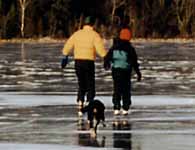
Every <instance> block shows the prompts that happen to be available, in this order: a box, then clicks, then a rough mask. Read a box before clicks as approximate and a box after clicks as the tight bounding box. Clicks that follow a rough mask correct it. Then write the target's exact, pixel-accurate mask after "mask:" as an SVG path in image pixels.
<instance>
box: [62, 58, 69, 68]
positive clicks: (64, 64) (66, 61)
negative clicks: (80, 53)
mask: <svg viewBox="0 0 195 150" xmlns="http://www.w3.org/2000/svg"><path fill="white" fill-rule="evenodd" d="M67 64H68V56H65V57H64V58H62V60H61V68H62V69H64V68H65V67H66V65H67Z"/></svg>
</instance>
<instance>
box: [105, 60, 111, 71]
mask: <svg viewBox="0 0 195 150" xmlns="http://www.w3.org/2000/svg"><path fill="white" fill-rule="evenodd" d="M104 69H105V70H109V69H110V63H105V62H104Z"/></svg>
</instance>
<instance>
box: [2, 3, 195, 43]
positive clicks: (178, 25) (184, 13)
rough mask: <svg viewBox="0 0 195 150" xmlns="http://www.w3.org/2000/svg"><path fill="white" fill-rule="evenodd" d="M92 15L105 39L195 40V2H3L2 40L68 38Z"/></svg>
mask: <svg viewBox="0 0 195 150" xmlns="http://www.w3.org/2000/svg"><path fill="white" fill-rule="evenodd" d="M88 15H90V16H95V17H96V26H95V27H96V29H97V30H98V31H99V32H100V33H101V34H102V35H103V36H115V35H116V34H117V30H118V29H119V28H120V27H121V26H123V25H128V26H129V27H130V28H131V29H132V32H133V36H134V37H142V38H148V37H149V38H174V37H187V38H192V37H195V0H0V38H2V39H6V38H19V37H25V38H40V37H45V36H49V37H57V38H63V37H67V36H69V35H70V34H71V33H72V32H74V31H75V30H77V29H79V28H81V27H82V23H83V20H84V18H85V17H86V16H88Z"/></svg>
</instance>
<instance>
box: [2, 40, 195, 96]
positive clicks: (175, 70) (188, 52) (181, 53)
mask: <svg viewBox="0 0 195 150" xmlns="http://www.w3.org/2000/svg"><path fill="white" fill-rule="evenodd" d="M133 45H134V46H135V48H136V50H137V53H138V56H139V60H140V64H141V71H142V74H143V80H142V82H140V83H137V82H135V77H134V78H133V79H132V81H133V88H132V91H133V94H134V95H145V94H147V95H148V94H149V95H177V94H179V95H181V94H194V91H195V42H188V43H179V42H175V43H174V42H172V43H171V42H169V43H167V42H165V43H162V42H161V43H160V42H159V43H158V42H137V43H133ZM62 48H63V43H25V44H22V43H15V44H14V43H1V44H0V56H1V60H0V82H1V85H0V91H27V92H28V91H30V92H63V93H69V94H70V93H72V94H74V93H75V92H76V91H77V80H76V78H75V72H74V62H73V61H72V58H71V59H70V63H69V65H68V66H67V68H66V69H65V70H62V69H60V61H61V58H62V54H61V50H62ZM96 89H97V93H99V94H108V95H110V94H111V93H112V78H111V75H110V71H104V69H103V68H102V61H100V59H99V58H97V61H96Z"/></svg>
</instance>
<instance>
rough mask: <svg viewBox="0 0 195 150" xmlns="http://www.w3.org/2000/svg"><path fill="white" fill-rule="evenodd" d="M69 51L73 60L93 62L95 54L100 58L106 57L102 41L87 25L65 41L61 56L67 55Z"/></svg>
mask: <svg viewBox="0 0 195 150" xmlns="http://www.w3.org/2000/svg"><path fill="white" fill-rule="evenodd" d="M71 50H73V52H74V59H81V60H95V57H96V52H97V53H98V55H99V56H100V57H104V56H105V55H106V50H105V48H104V44H103V40H102V39H101V37H100V35H99V34H98V33H97V32H95V31H94V30H93V28H92V27H91V26H89V25H85V26H84V27H83V29H81V30H78V31H76V32H75V33H74V34H73V35H72V36H71V37H70V38H69V39H68V40H67V42H66V44H65V46H64V48H63V54H64V55H68V54H69V53H70V51H71Z"/></svg>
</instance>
